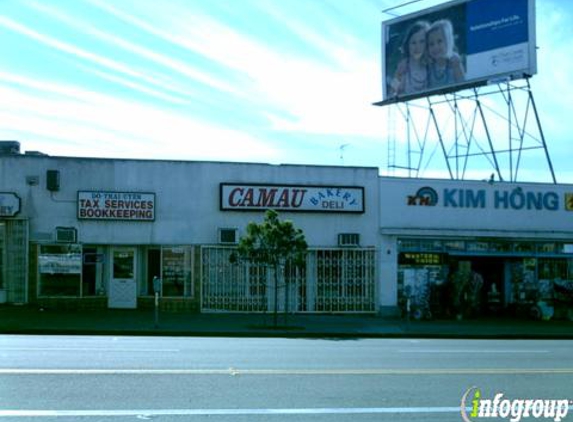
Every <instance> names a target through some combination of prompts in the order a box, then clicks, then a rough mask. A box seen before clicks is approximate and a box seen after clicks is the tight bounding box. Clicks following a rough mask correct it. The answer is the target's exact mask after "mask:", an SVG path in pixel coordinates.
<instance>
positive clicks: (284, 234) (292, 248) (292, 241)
mask: <svg viewBox="0 0 573 422" xmlns="http://www.w3.org/2000/svg"><path fill="white" fill-rule="evenodd" d="M307 249H308V245H307V243H306V239H305V237H304V233H303V232H302V230H301V229H297V228H295V227H294V224H293V223H292V221H289V220H284V221H281V220H280V219H279V214H278V213H277V212H276V211H275V210H267V212H266V213H265V219H264V221H263V222H262V223H260V224H257V223H255V222H250V223H249V224H248V225H247V233H246V235H245V236H243V237H241V239H240V241H239V245H238V247H237V253H236V254H233V255H232V259H233V260H234V261H235V262H236V261H238V260H246V261H248V262H251V263H256V264H263V265H268V266H271V267H273V268H276V267H277V266H279V265H285V264H286V263H287V262H288V263H293V264H295V265H298V266H301V265H303V264H304V261H305V258H306V251H307Z"/></svg>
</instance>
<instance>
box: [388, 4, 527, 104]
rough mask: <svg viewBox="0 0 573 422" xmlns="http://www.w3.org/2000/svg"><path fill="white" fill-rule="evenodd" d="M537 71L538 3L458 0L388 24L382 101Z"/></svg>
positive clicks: (480, 83) (449, 90)
mask: <svg viewBox="0 0 573 422" xmlns="http://www.w3.org/2000/svg"><path fill="white" fill-rule="evenodd" d="M536 72H537V63H536V54H535V4H534V0H456V1H452V2H448V3H444V4H442V5H439V6H436V7H433V8H430V9H425V10H422V11H419V12H416V13H412V14H409V15H405V16H401V17H399V18H395V19H391V20H388V21H385V22H383V23H382V81H383V83H382V99H383V100H382V102H381V103H377V104H379V105H383V104H386V103H391V102H397V101H406V100H411V99H414V98H419V97H425V96H429V95H433V94H442V93H446V92H453V91H458V90H460V89H465V88H471V87H475V86H480V85H485V84H487V83H490V82H493V81H500V80H503V79H505V78H510V79H519V78H523V77H526V76H530V75H533V74H535V73H536Z"/></svg>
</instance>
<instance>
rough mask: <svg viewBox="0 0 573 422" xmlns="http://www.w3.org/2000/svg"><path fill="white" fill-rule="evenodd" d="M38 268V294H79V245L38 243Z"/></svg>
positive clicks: (80, 263) (80, 261) (80, 266)
mask: <svg viewBox="0 0 573 422" xmlns="http://www.w3.org/2000/svg"><path fill="white" fill-rule="evenodd" d="M38 270H39V286H38V288H39V295H40V296H80V295H81V285H80V283H81V274H82V247H81V246H80V245H71V244H70V245H40V253H39V256H38Z"/></svg>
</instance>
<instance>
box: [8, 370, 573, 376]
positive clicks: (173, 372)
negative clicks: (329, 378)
mask: <svg viewBox="0 0 573 422" xmlns="http://www.w3.org/2000/svg"><path fill="white" fill-rule="evenodd" d="M530 374H550V375H551V374H573V368H474V369H471V368H452V369H432V368H429V369H423V368H421V369H377V368H367V369H336V368H332V369H238V368H228V369H209V368H205V369H81V368H78V369H49V368H46V369H41V368H0V375H530Z"/></svg>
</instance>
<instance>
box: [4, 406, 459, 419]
mask: <svg viewBox="0 0 573 422" xmlns="http://www.w3.org/2000/svg"><path fill="white" fill-rule="evenodd" d="M459 412H460V407H459V406H456V407H349V408H346V407H335V408H293V409H288V408H284V409H125V410H124V409H119V410H106V409H102V410H20V409H18V410H0V418H10V417H12V418H14V417H76V418H79V417H102V416H104V417H105V416H107V417H110V416H136V417H138V416H140V417H153V416H200V415H208V416H219V415H234V416H236V415H319V414H322V415H330V414H339V415H340V414H383V413H385V414H401V413H408V414H413V413H414V414H415V413H420V414H425V413H459Z"/></svg>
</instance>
